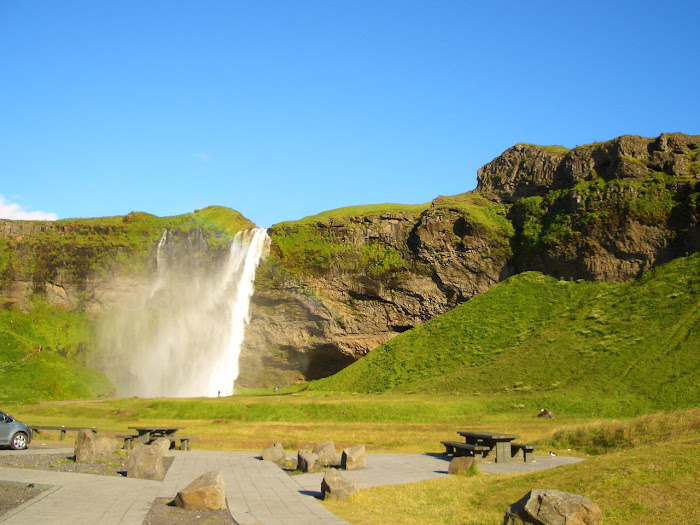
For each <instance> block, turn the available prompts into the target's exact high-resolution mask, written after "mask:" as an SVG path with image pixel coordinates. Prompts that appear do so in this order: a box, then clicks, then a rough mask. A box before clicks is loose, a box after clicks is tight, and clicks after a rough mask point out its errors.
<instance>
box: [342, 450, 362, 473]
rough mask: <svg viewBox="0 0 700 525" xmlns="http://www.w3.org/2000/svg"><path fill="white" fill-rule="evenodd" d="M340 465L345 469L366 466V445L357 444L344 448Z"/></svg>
mask: <svg viewBox="0 0 700 525" xmlns="http://www.w3.org/2000/svg"><path fill="white" fill-rule="evenodd" d="M340 466H341V467H343V468H344V469H345V470H357V469H360V468H365V446H364V445H355V446H354V447H348V448H346V449H345V450H343V456H342V458H341V460H340Z"/></svg>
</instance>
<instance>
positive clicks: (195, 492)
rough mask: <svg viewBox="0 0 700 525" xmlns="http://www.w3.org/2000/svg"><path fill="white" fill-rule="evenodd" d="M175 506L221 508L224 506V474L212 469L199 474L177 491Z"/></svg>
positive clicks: (196, 508) (207, 508)
mask: <svg viewBox="0 0 700 525" xmlns="http://www.w3.org/2000/svg"><path fill="white" fill-rule="evenodd" d="M173 503H174V504H175V506H177V507H181V508H183V509H189V510H222V509H225V508H226V486H225V485H224V474H223V472H221V471H220V470H212V471H211V472H207V473H206V474H203V475H202V476H199V477H198V478H197V479H195V480H194V481H193V482H192V483H190V484H189V485H187V486H186V487H185V488H184V489H182V490H181V491H180V492H178V493H177V496H175V501H174V502H173Z"/></svg>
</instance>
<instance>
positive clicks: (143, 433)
mask: <svg viewBox="0 0 700 525" xmlns="http://www.w3.org/2000/svg"><path fill="white" fill-rule="evenodd" d="M128 428H129V430H135V431H136V432H137V433H138V436H137V439H138V441H139V443H142V444H144V445H145V444H147V443H150V442H151V441H154V440H156V439H158V438H159V437H167V438H169V437H171V436H172V435H173V434H175V432H177V431H178V430H182V429H184V428H185V427H156V426H151V427H128Z"/></svg>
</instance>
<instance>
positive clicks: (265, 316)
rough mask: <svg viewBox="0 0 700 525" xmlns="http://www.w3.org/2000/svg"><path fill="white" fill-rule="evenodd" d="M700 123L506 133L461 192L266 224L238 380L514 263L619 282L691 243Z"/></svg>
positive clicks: (357, 338) (416, 315) (373, 332)
mask: <svg viewBox="0 0 700 525" xmlns="http://www.w3.org/2000/svg"><path fill="white" fill-rule="evenodd" d="M699 201H700V136H688V135H683V134H677V133H673V134H663V135H661V136H659V137H657V138H652V139H647V138H643V137H636V136H623V137H619V138H617V139H614V140H611V141H608V142H601V143H594V144H590V145H585V146H580V147H576V148H574V149H571V150H569V149H566V148H564V147H561V146H547V147H542V146H535V145H528V144H518V145H516V146H513V147H512V148H510V149H508V150H507V151H506V152H504V153H503V154H502V155H501V156H499V157H498V158H496V159H495V160H493V161H492V162H490V163H489V164H487V165H485V166H484V167H483V168H481V169H480V170H479V172H478V186H477V189H476V190H475V191H473V192H470V193H466V194H462V195H457V196H452V197H438V198H437V199H435V200H434V201H432V202H431V203H429V204H427V205H425V206H423V207H418V206H410V207H399V206H392V205H387V206H386V207H385V208H386V209H385V210H384V211H381V210H379V211H378V208H380V207H379V206H377V207H371V208H367V209H365V208H363V207H359V208H357V209H351V210H337V213H333V212H326V213H323V214H320V215H319V216H317V217H311V218H307V219H304V220H302V221H297V222H290V223H282V224H280V225H276V226H274V227H273V228H271V229H270V232H269V233H270V235H271V237H272V241H273V242H272V249H271V254H270V257H269V258H268V260H267V261H266V262H264V263H263V264H262V266H261V268H260V270H259V272H258V278H257V280H256V294H255V296H254V297H253V304H252V305H251V313H252V315H251V318H252V320H251V323H250V325H249V326H248V328H247V332H246V341H245V344H244V346H243V348H242V356H241V359H242V362H241V376H240V378H239V384H242V385H246V384H250V385H255V384H258V385H259V384H261V383H267V384H275V383H276V382H280V383H282V382H291V381H294V380H302V379H314V378H318V377H322V376H326V375H330V374H332V373H334V372H336V371H338V370H340V369H341V368H343V367H345V366H347V365H348V364H350V363H352V362H353V361H354V360H356V359H358V358H359V357H361V356H363V355H365V354H366V353H367V352H369V351H371V350H372V349H373V348H375V347H376V346H378V345H379V344H381V343H384V342H386V341H388V340H389V339H391V338H392V337H394V336H395V335H397V334H398V333H400V332H403V331H405V330H407V329H409V328H411V327H413V326H415V325H417V324H420V323H422V322H424V321H426V320H428V319H431V318H433V317H435V316H437V315H439V314H441V313H444V312H445V311H447V310H449V309H451V308H453V307H454V306H455V305H457V304H459V303H461V302H464V301H467V300H469V299H470V298H472V297H474V296H475V295H478V294H480V293H483V292H485V291H486V290H488V289H489V288H490V287H491V286H493V285H494V284H496V283H497V282H499V281H501V280H503V279H505V278H507V277H510V276H511V275H513V274H515V273H519V272H522V271H528V270H538V271H541V272H543V273H546V274H549V275H552V276H555V277H560V278H567V279H587V280H596V281H609V282H622V281H625V280H628V279H630V278H634V277H637V276H639V275H640V274H641V273H643V272H644V271H646V270H648V269H649V268H650V267H652V266H654V265H657V264H662V263H664V262H668V261H669V260H671V259H673V258H675V257H677V256H680V255H684V254H686V253H691V252H695V251H697V250H698V248H699V247H700V229H699V228H698V222H699V217H700V212H699V210H698V202H699Z"/></svg>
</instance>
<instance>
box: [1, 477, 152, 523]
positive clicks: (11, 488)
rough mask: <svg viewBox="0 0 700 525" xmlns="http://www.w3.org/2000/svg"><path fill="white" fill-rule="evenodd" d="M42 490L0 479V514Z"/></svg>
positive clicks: (30, 485) (32, 485)
mask: <svg viewBox="0 0 700 525" xmlns="http://www.w3.org/2000/svg"><path fill="white" fill-rule="evenodd" d="M44 490H45V489H40V488H38V487H35V486H34V484H33V483H32V484H29V485H25V484H23V483H10V482H7V481H0V516H2V515H3V514H5V513H6V512H8V511H10V510H12V509H14V508H15V507H19V506H20V505H21V504H22V503H25V502H27V501H29V500H30V499H32V498H33V497H34V496H38V495H39V494H41V493H42V492H43V491H44ZM159 525H160V524H159Z"/></svg>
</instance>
